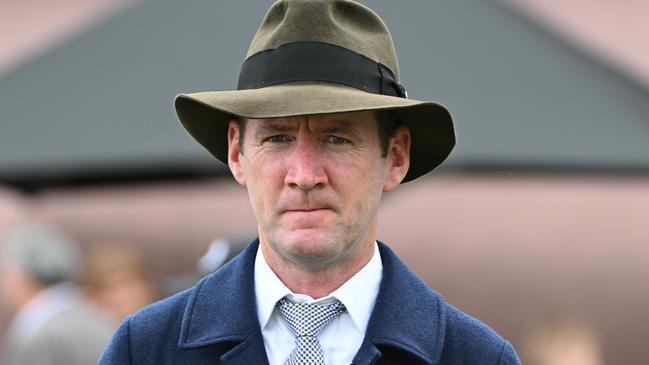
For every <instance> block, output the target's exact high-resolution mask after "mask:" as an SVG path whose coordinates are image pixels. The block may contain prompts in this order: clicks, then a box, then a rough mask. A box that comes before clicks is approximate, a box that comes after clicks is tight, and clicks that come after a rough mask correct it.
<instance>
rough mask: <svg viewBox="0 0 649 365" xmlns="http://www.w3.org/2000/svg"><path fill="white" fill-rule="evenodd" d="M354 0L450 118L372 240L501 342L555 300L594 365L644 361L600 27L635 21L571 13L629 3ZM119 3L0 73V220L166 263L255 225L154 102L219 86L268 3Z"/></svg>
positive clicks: (639, 140)
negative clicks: (125, 248)
mask: <svg viewBox="0 0 649 365" xmlns="http://www.w3.org/2000/svg"><path fill="white" fill-rule="evenodd" d="M362 2H364V3H366V4H367V5H369V6H370V7H372V8H373V9H375V10H376V11H377V12H378V13H379V14H381V16H382V17H383V18H384V20H385V21H386V23H387V24H388V25H389V27H390V29H391V31H392V33H393V37H394V38H395V43H396V47H397V51H398V53H399V56H400V58H399V60H400V66H401V79H402V80H401V81H402V83H403V84H404V85H405V87H406V88H407V89H408V93H409V95H411V96H412V97H413V98H417V99H420V100H437V101H440V102H442V103H443V104H444V105H446V106H447V107H448V108H449V109H450V110H451V113H452V114H453V116H454V119H455V123H456V127H457V134H458V145H457V147H456V150H455V151H454V152H453V153H452V155H451V158H450V159H449V161H448V162H447V163H446V164H445V165H444V167H443V168H442V169H440V170H439V171H438V172H436V173H434V174H432V175H431V176H429V177H426V178H423V179H420V180H418V181H415V182H412V183H408V184H406V185H404V186H402V187H401V188H400V189H398V190H397V191H396V192H394V193H391V194H389V195H388V196H386V197H385V201H384V204H383V207H382V213H381V218H380V219H381V224H380V232H379V237H380V238H381V239H382V240H385V241H386V242H388V243H390V244H391V246H393V247H394V248H395V250H396V251H397V252H398V253H399V254H400V255H401V256H402V257H403V258H405V259H406V261H408V262H409V264H410V265H411V266H412V267H414V269H415V271H417V273H418V274H419V275H420V276H421V277H423V278H424V279H425V280H426V281H427V282H428V283H429V284H430V285H431V286H432V287H434V288H436V289H438V290H439V291H440V292H442V294H444V295H445V297H446V298H447V299H448V300H449V301H450V302H451V303H453V304H455V305H457V306H459V307H460V308H462V309H464V310H466V311H468V312H469V313H472V314H474V315H476V316H477V317H479V318H481V319H483V320H485V321H486V322H488V323H489V324H490V325H492V326H493V327H494V328H496V329H497V330H498V331H499V332H501V333H503V334H504V335H505V336H506V337H508V338H510V339H512V340H513V342H514V344H515V345H522V343H521V342H522V336H523V328H524V327H525V325H526V323H528V322H532V321H534V320H536V319H538V318H542V317H544V316H545V315H546V314H547V313H555V312H560V313H567V314H571V313H573V314H575V315H576V316H578V317H579V318H580V319H583V320H585V321H589V322H590V323H591V324H592V326H593V327H594V328H596V329H597V331H598V333H599V334H600V337H601V343H602V344H603V351H604V356H605V357H606V360H607V363H611V364H630V365H634V364H638V365H639V364H643V363H644V362H645V360H644V359H646V358H647V357H649V348H647V347H646V346H644V342H646V334H647V333H649V318H648V317H647V316H646V315H645V310H646V308H647V307H649V290H647V289H648V288H647V285H648V284H647V283H649V248H648V247H649V246H647V245H646V243H647V242H649V227H648V226H647V225H646V223H645V222H646V220H647V218H646V217H648V216H649V89H648V85H649V83H648V82H647V78H646V77H645V76H643V72H644V71H642V70H649V66H646V65H647V64H649V61H647V60H646V59H645V60H644V61H643V60H642V59H641V58H642V57H643V56H642V55H641V54H635V53H634V54H633V55H630V54H629V52H625V51H624V50H623V49H625V48H624V47H623V46H621V45H620V44H621V43H623V42H624V41H627V40H628V41H633V39H635V38H633V37H628V36H624V35H622V36H620V39H618V41H617V42H612V41H602V38H601V37H602V34H603V33H601V32H599V33H598V32H594V31H588V29H589V28H588V26H584V25H583V24H588V23H587V20H585V19H584V17H587V16H588V15H589V14H590V17H591V19H599V20H597V24H598V26H594V27H593V28H592V29H613V28H615V29H623V28H625V24H626V21H625V19H626V18H618V17H616V16H608V17H600V18H597V17H596V16H595V15H593V14H602V12H603V13H606V14H634V13H641V12H642V9H645V10H646V6H645V5H643V4H641V2H628V3H626V4H625V8H624V9H625V11H626V13H620V11H621V10H619V9H621V5H619V3H618V2H613V1H602V2H598V6H597V7H592V6H590V5H589V4H585V5H584V1H578V0H570V1H563V2H558V1H548V2H541V1H535V0H510V1H496V0H490V1H484V0H470V1H453V0H440V1H424V0H421V1H410V2H408V4H407V5H404V4H401V3H398V2H394V1H388V0H372V1H370V0H366V1H362ZM99 3H102V4H103V5H102V6H106V7H107V8H110V9H112V7H111V6H112V5H111V3H109V2H99ZM118 3H120V4H122V5H120V8H119V11H114V10H113V11H112V13H111V14H112V16H105V17H100V18H97V19H100V21H99V22H96V23H94V24H93V25H92V26H85V27H83V32H80V33H75V34H74V36H72V37H68V38H66V40H59V41H58V43H57V45H56V46H52V47H50V48H48V49H47V50H46V51H43V52H41V53H38V54H37V55H34V56H32V57H27V58H24V59H23V62H21V63H19V64H15V65H13V66H12V67H7V68H6V69H7V70H8V71H6V72H5V73H3V74H0V123H1V126H0V128H1V129H0V130H1V132H0V182H1V184H3V188H2V189H0V229H3V227H5V226H11V225H13V224H15V222H18V221H20V220H22V219H25V218H27V217H29V218H31V217H37V218H38V217H40V218H45V219H48V220H52V221H54V222H57V223H59V224H61V225H63V226H64V227H66V228H67V229H68V230H69V231H70V232H72V233H73V234H74V235H75V237H76V238H77V239H78V240H80V241H81V242H85V243H86V244H88V245H90V244H91V243H92V242H98V241H102V240H106V239H108V240H121V241H126V242H138V244H139V248H140V249H142V250H143V251H144V252H145V253H146V254H147V258H148V259H149V262H150V263H151V265H152V268H153V270H154V272H156V273H157V274H159V275H161V276H162V277H173V276H174V275H178V274H179V273H183V272H187V271H188V270H192V269H193V268H194V265H195V263H196V261H197V260H198V259H199V257H201V255H203V253H204V251H205V250H206V249H207V246H208V245H209V243H210V242H211V241H212V240H213V239H214V237H217V236H220V237H223V236H229V235H237V234H240V233H241V232H246V233H247V232H250V231H254V230H255V221H254V217H253V216H252V213H251V211H250V208H249V207H248V202H247V194H246V192H245V190H244V189H242V188H240V187H238V186H236V184H235V183H234V181H232V179H230V178H229V177H228V176H229V173H228V172H227V168H226V167H225V166H223V165H221V164H220V163H218V162H216V161H215V160H214V159H212V158H211V157H210V156H209V154H208V153H207V152H206V151H204V150H202V149H201V147H200V146H199V145H198V144H196V143H195V142H194V141H193V140H192V139H191V138H189V136H188V135H187V134H186V132H185V131H184V130H183V128H182V127H181V126H180V124H179V123H178V121H177V120H176V117H175V114H174V112H173V103H172V100H173V98H174V96H175V94H177V93H178V92H188V91H199V90H210V89H212V90H227V89H231V88H232V87H233V85H235V84H236V77H237V73H238V69H239V65H240V63H241V61H242V60H243V58H244V56H245V52H246V47H247V44H248V42H249V40H250V38H251V37H252V35H253V34H254V31H255V30H256V27H257V24H258V22H259V20H260V19H261V18H262V17H263V13H264V12H265V10H266V6H265V5H263V6H262V5H260V4H258V3H256V2H241V1H235V0H228V1H218V2H217V1H207V0H190V1H184V2H175V1H171V0H157V1H137V2H118ZM125 3H128V4H127V5H124V4H125ZM107 4H108V5H107ZM115 4H117V3H115ZM580 4H581V5H580ZM601 4H609V8H608V10H600V13H596V12H594V10H593V8H596V9H602V8H603V7H605V5H601ZM634 4H635V5H634ZM43 6H46V5H43ZM580 6H582V7H580ZM633 6H636V7H637V8H635V11H634V10H633ZM586 7H588V9H589V12H585V11H582V10H583V9H585V8H586ZM613 11H618V13H613ZM0 13H1V12H0ZM598 16H599V15H598ZM602 19H605V20H606V21H607V22H608V23H605V24H602V23H601V22H602V21H603V20H602ZM0 23H1V22H0ZM576 24H577V25H576ZM579 24H581V25H579ZM633 24H636V23H633ZM604 33H606V32H604ZM609 33H610V32H609ZM646 33H647V29H646V28H644V29H643V34H646ZM609 35H610V34H609ZM589 37H590V38H589ZM610 45H617V47H618V48H616V49H615V50H612V51H610V52H607V50H610V49H611V47H610ZM631 48H638V47H629V49H631ZM0 53H1V52H0ZM625 57H630V58H629V59H633V60H634V61H629V59H625ZM631 63H633V65H640V66H633V67H632V66H629V65H630V64H631ZM642 65H645V66H642ZM644 67H646V69H645V68H644ZM0 233H1V232H0ZM520 350H521V351H523V349H522V347H521V348H520Z"/></svg>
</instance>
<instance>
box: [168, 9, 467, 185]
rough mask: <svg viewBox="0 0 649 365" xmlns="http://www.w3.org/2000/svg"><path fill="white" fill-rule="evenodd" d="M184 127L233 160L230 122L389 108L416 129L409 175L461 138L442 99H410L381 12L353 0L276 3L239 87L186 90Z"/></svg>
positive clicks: (180, 109)
mask: <svg viewBox="0 0 649 365" xmlns="http://www.w3.org/2000/svg"><path fill="white" fill-rule="evenodd" d="M175 107H176V112H177V114H178V118H179V119H180V121H181V123H182V124H183V126H184V127H185V128H186V129H187V131H188V132H189V133H190V134H191V136H192V137H194V138H195V139H196V140H197V141H198V142H199V143H200V144H201V145H203V146H204V147H205V148H206V149H207V150H208V151H210V152H211V153H212V154H213V155H214V156H215V157H216V158H218V159H219V160H221V161H222V162H224V163H226V164H227V161H228V160H227V151H228V140H227V130H228V121H229V120H231V119H233V118H253V119H266V118H278V117H289V116H297V115H311V114H331V113H342V112H353V111H365V110H377V111H378V110H390V112H391V113H392V114H393V115H394V116H395V117H396V119H398V121H399V122H401V123H403V124H405V125H407V126H408V127H409V128H410V132H411V134H412V144H411V150H410V168H409V170H408V173H407V175H406V177H405V178H404V180H403V182H407V181H410V180H413V179H416V178H417V177H419V176H421V175H424V174H426V173H427V172H429V171H431V170H432V169H434V168H435V167H437V166H438V165H439V164H440V163H442V161H444V159H446V157H447V156H448V155H449V153H450V152H451V150H452V149H453V146H454V145H455V132H454V130H453V122H452V119H451V115H450V114H449V112H448V111H447V110H446V108H444V107H443V106H442V105H440V104H437V103H435V102H425V101H418V100H412V99H408V98H407V95H406V92H405V89H404V88H403V87H402V86H401V85H400V84H399V68H398V63H397V57H396V52H395V50H394V44H393V42H392V37H391V36H390V33H389V31H388V29H387V27H386V25H385V24H384V23H383V21H382V20H381V18H379V16H378V15H377V14H376V13H374V12H373V11H372V10H370V9H369V8H367V7H365V6H364V5H361V4H359V3H356V2H354V1H350V0H282V1H278V2H276V3H274V4H273V5H272V7H271V8H270V10H269V11H268V13H267V14H266V17H265V18H264V20H263V22H262V24H261V26H260V27H259V30H258V31H257V33H256V34H255V36H254V37H253V40H252V43H251V45H250V48H249V50H248V53H247V56H246V60H245V61H244V63H243V65H242V67H241V71H240V74H239V83H238V87H237V90H234V91H207V92H199V93H192V94H179V95H178V96H177V97H176V101H175Z"/></svg>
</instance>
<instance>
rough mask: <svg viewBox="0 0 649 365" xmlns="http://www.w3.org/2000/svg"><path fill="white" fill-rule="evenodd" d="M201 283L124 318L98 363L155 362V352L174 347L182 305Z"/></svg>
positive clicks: (177, 335)
mask: <svg viewBox="0 0 649 365" xmlns="http://www.w3.org/2000/svg"><path fill="white" fill-rule="evenodd" d="M200 285H201V282H199V283H198V284H197V285H196V286H195V287H193V288H190V289H187V290H185V291H182V292H180V293H177V294H175V295H173V296H171V297H168V298H166V299H163V300H161V301H158V302H156V303H153V304H151V305H148V306H146V307H144V308H142V309H140V310H139V311H138V312H136V313H134V314H133V315H131V316H129V317H127V318H126V319H124V321H123V322H122V323H121V324H120V326H119V328H118V329H117V331H116V332H115V334H114V335H113V338H112V340H111V342H110V344H109V345H108V347H107V348H106V349H105V350H104V353H103V355H102V358H101V360H100V361H99V364H136V363H137V364H139V363H142V364H146V363H156V359H155V358H153V357H152V356H154V354H155V356H159V355H160V353H159V352H160V351H165V350H167V349H174V348H177V346H178V339H179V337H180V330H181V323H182V320H183V315H184V313H185V309H186V307H187V304H188V303H189V301H190V298H191V296H192V293H193V292H194V291H195V290H196V288H197V287H198V286H200ZM154 349H155V351H148V350H154Z"/></svg>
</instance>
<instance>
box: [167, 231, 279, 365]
mask: <svg viewBox="0 0 649 365" xmlns="http://www.w3.org/2000/svg"><path fill="white" fill-rule="evenodd" d="M258 246H259V241H254V242H253V243H251V244H250V245H248V247H247V248H246V249H245V250H244V251H243V252H242V253H241V255H239V256H238V257H237V258H235V259H233V260H232V261H230V262H229V263H228V264H226V265H225V266H223V267H222V268H221V269H220V270H219V271H217V272H216V273H214V274H212V275H210V276H207V277H206V278H205V279H203V280H202V281H201V282H199V283H198V284H197V285H196V287H195V289H194V290H193V293H192V295H191V297H190V299H189V302H188V303H187V307H186V309H185V314H184V316H183V321H182V329H181V335H180V340H179V343H178V345H179V346H180V348H182V349H196V348H201V347H206V346H213V347H214V348H215V349H217V352H218V353H219V354H220V357H221V361H222V363H223V364H267V363H268V360H267V356H266V350H265V348H264V341H263V337H262V334H261V329H260V328H259V320H258V319H257V308H256V306H257V305H256V300H255V291H254V262H255V255H256V253H257V248H258Z"/></svg>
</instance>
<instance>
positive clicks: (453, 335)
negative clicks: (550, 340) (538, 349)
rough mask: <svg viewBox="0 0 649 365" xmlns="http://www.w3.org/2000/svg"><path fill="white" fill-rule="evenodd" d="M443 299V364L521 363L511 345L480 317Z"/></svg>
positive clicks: (507, 364) (508, 364)
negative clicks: (479, 318)
mask: <svg viewBox="0 0 649 365" xmlns="http://www.w3.org/2000/svg"><path fill="white" fill-rule="evenodd" d="M443 303H444V311H445V314H446V316H445V317H446V328H445V336H444V337H445V338H444V351H443V353H442V358H443V359H444V361H442V363H443V364H494V365H501V364H502V365H510V364H511V365H517V364H520V360H518V356H517V355H516V352H515V351H514V348H513V347H512V345H511V344H510V343H509V342H508V341H507V340H505V339H504V338H503V337H502V336H500V335H499V334H498V333H496V331H494V330H493V329H491V328H490V327H489V326H487V325H486V324H485V323H483V322H481V321H480V320H478V319H476V318H473V317H471V316H470V315H468V314H466V313H464V312H462V311H460V310H459V309H457V308H455V307H453V306H452V305H450V304H448V303H446V302H443Z"/></svg>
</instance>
